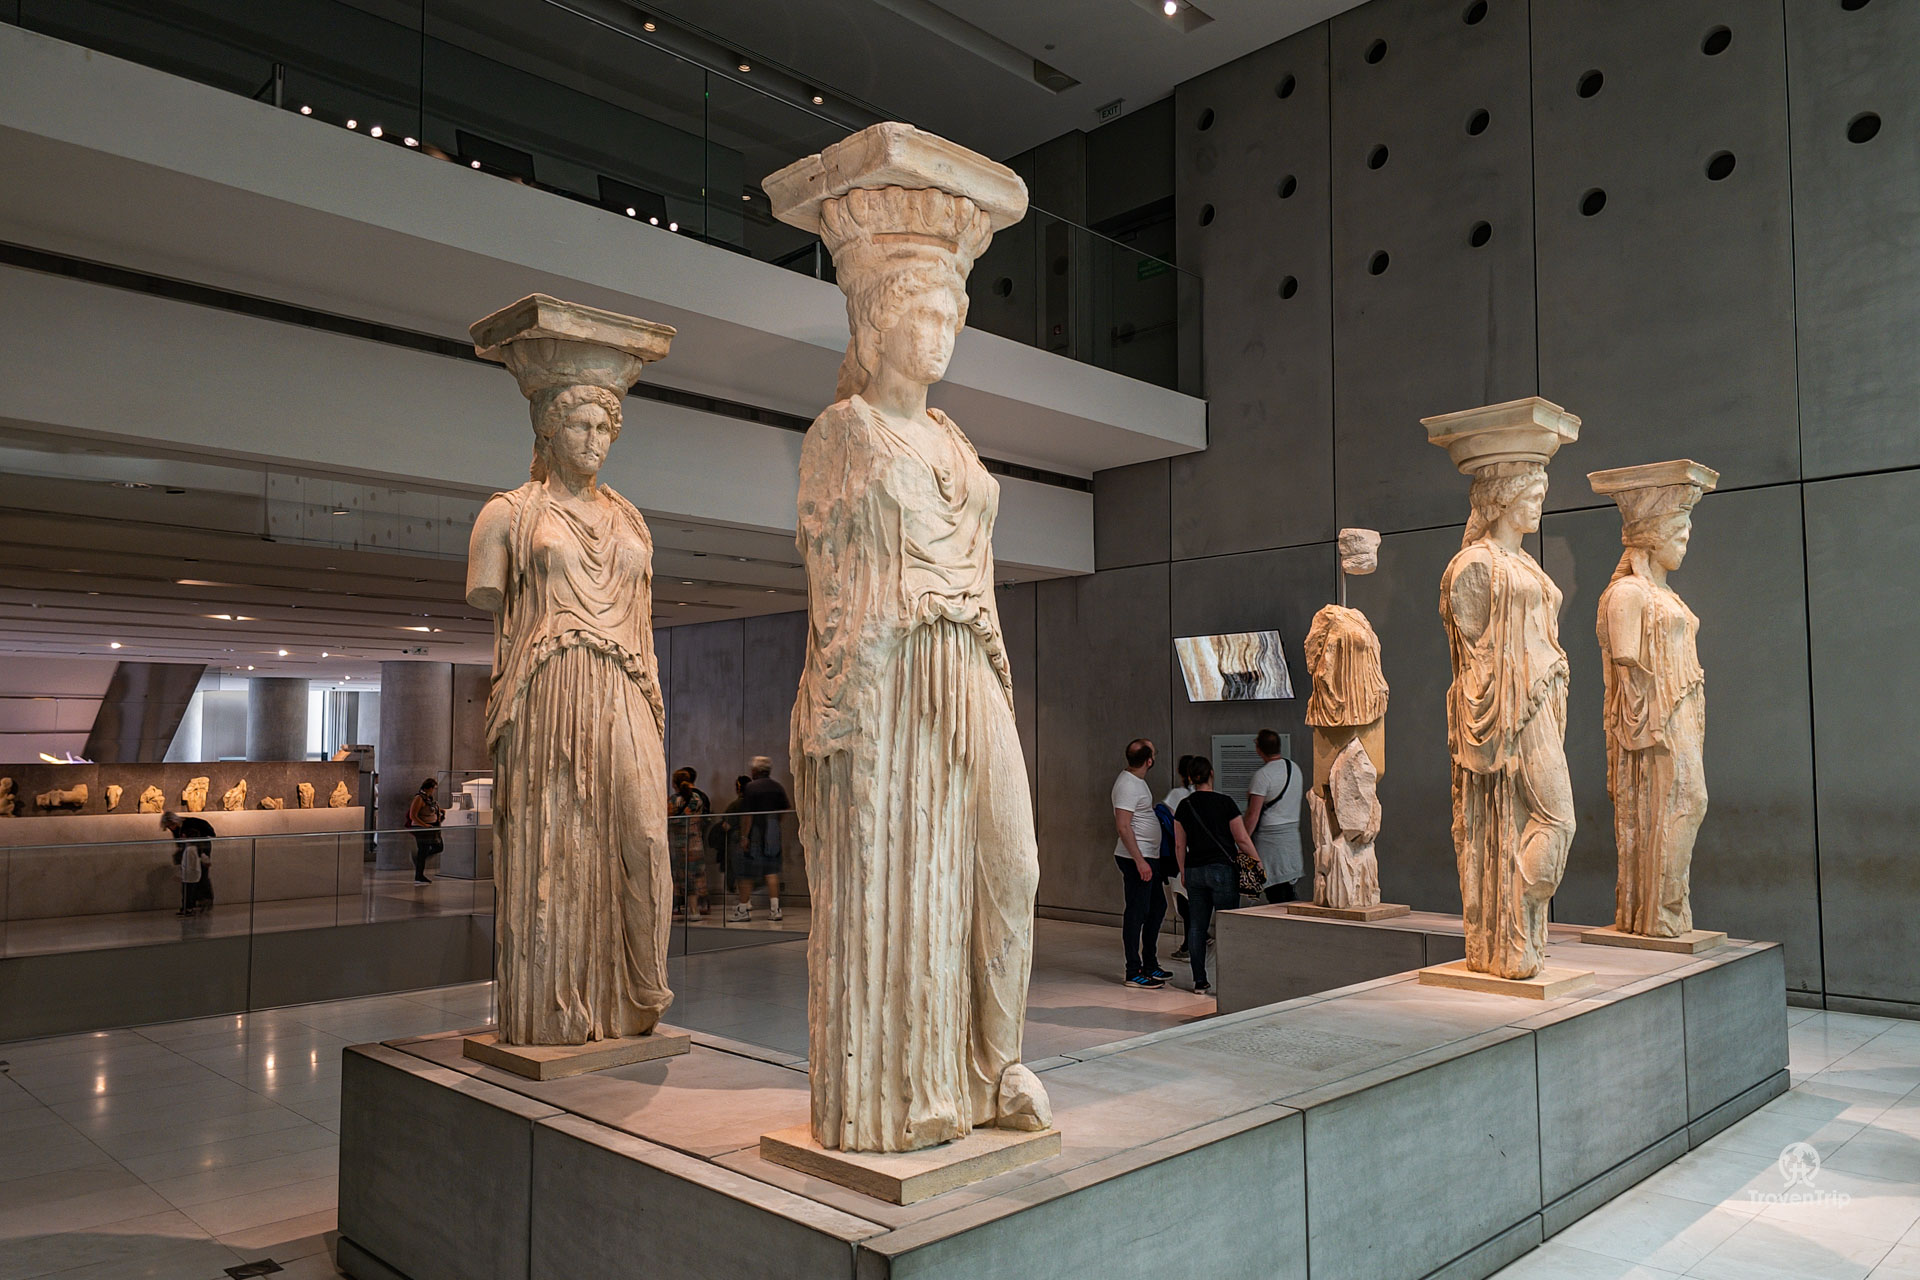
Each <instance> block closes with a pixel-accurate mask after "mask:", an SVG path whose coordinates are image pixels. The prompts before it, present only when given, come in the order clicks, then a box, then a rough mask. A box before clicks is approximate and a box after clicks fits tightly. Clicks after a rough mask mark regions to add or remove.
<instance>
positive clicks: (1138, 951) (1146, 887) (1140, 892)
mask: <svg viewBox="0 0 1920 1280" xmlns="http://www.w3.org/2000/svg"><path fill="white" fill-rule="evenodd" d="M1113 861H1114V865H1116V866H1118V867H1119V868H1120V879H1121V881H1122V882H1124V883H1125V885H1126V887H1127V889H1126V892H1127V898H1126V902H1127V909H1126V913H1125V914H1124V915H1122V916H1121V917H1120V942H1121V945H1122V946H1124V947H1125V948H1126V950H1127V976H1128V977H1129V978H1137V977H1139V976H1140V975H1141V974H1143V973H1145V974H1151V973H1152V972H1153V971H1154V970H1156V969H1158V968H1159V967H1160V954H1159V938H1160V922H1161V921H1162V920H1165V919H1166V918H1167V894H1166V891H1165V890H1164V889H1162V888H1161V887H1160V886H1161V884H1162V883H1163V882H1162V880H1161V878H1160V873H1159V871H1157V870H1156V871H1155V872H1154V873H1153V878H1152V879H1151V880H1142V879H1141V878H1140V870H1139V868H1138V867H1136V866H1134V865H1133V859H1132V858H1115V859H1114V860H1113ZM1147 865H1148V866H1150V867H1151V866H1153V865H1154V864H1153V863H1152V862H1151V861H1149V862H1148V863H1147Z"/></svg>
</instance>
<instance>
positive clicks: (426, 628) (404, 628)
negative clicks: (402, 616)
mask: <svg viewBox="0 0 1920 1280" xmlns="http://www.w3.org/2000/svg"><path fill="white" fill-rule="evenodd" d="M400 629H401V630H402V631H431V630H433V628H432V627H402V628H400Z"/></svg>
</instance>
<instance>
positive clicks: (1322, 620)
mask: <svg viewBox="0 0 1920 1280" xmlns="http://www.w3.org/2000/svg"><path fill="white" fill-rule="evenodd" d="M1339 546H1340V572H1341V592H1340V595H1341V599H1342V601H1343V602H1344V600H1345V598H1346V578H1347V577H1348V576H1349V575H1352V576H1359V575H1362V574H1368V573H1372V572H1373V571H1374V569H1375V568H1376V567H1378V565H1379V553H1380V535H1379V534H1378V533H1376V532H1375V531H1373V530H1372V529H1342V530H1341V531H1340V543H1339ZM1306 653H1307V671H1308V674H1309V675H1310V676H1311V677H1312V679H1313V692H1312V694H1311V695H1310V696H1309V697H1308V699H1307V723H1308V724H1310V725H1312V726H1313V787H1312V789H1311V790H1310V791H1308V793H1307V808H1308V811H1309V813H1310V814H1311V816H1312V821H1313V839H1314V855H1313V873H1314V874H1313V903H1312V906H1313V907H1317V908H1323V909H1333V910H1336V911H1340V912H1351V913H1355V914H1358V915H1362V916H1364V917H1366V918H1378V917H1379V916H1384V915H1388V914H1393V915H1400V914H1404V913H1405V912H1406V910H1407V908H1406V907H1395V908H1393V909H1392V910H1391V911H1388V910H1377V911H1375V910H1369V909H1370V908H1376V909H1377V908H1380V907H1381V903H1380V867H1379V862H1378V860H1377V859H1376V857H1375V855H1374V850H1373V842H1374V839H1375V838H1376V837H1377V836H1378V835H1379V834H1380V800H1379V795H1378V791H1377V788H1378V785H1379V781H1380V777H1381V775H1382V774H1384V773H1385V772H1386V764H1387V761H1386V716H1387V680H1386V676H1385V675H1384V674H1383V673H1382V672H1381V669H1380V637H1378V636H1377V635H1375V634H1374V632H1373V626H1372V624H1371V623H1369V622H1368V621H1367V615H1366V614H1364V613H1362V612H1360V611H1359V610H1358V609H1352V608H1348V607H1347V605H1346V604H1345V603H1341V604H1330V605H1327V606H1326V607H1325V608H1323V609H1321V610H1320V612H1318V613H1316V614H1315V615H1314V616H1313V624H1312V626H1311V627H1309V628H1308V630H1307V642H1306ZM1300 913H1301V914H1313V912H1312V911H1310V910H1308V909H1307V908H1306V906H1305V904H1302V906H1301V909H1300Z"/></svg>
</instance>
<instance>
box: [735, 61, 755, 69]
mask: <svg viewBox="0 0 1920 1280" xmlns="http://www.w3.org/2000/svg"><path fill="white" fill-rule="evenodd" d="M733 65H734V66H735V67H737V68H739V69H740V70H741V71H751V70H753V64H752V63H751V62H748V61H747V60H746V59H745V58H742V59H740V61H738V62H736V63H734V64H733Z"/></svg>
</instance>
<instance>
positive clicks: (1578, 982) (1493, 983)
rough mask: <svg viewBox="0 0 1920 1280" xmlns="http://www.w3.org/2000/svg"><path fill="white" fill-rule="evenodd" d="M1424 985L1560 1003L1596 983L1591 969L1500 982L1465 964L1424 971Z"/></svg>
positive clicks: (1548, 971) (1457, 962) (1554, 971)
mask: <svg viewBox="0 0 1920 1280" xmlns="http://www.w3.org/2000/svg"><path fill="white" fill-rule="evenodd" d="M1420 981H1421V983H1422V985H1424V986H1429V987H1452V988H1453V989H1454V990H1456V991H1480V992H1484V993H1486V994H1487V995H1495V996H1519V997H1520V998H1521V999H1523V1000H1558V999H1559V998H1560V997H1561V996H1564V995H1570V994H1572V993H1573V992H1575V991H1578V990H1580V989H1581V988H1582V987H1585V986H1589V985H1591V984H1592V982H1593V971H1592V970H1591V969H1554V968H1545V969H1542V970H1540V972H1539V973H1536V974H1534V975H1533V976H1532V977H1531V978H1496V977H1495V976H1494V975H1492V974H1490V973H1481V972H1479V971H1478V970H1476V969H1469V968H1467V962H1466V961H1465V960H1455V961H1452V962H1451V963H1448V964H1436V965H1433V966H1432V967H1430V968H1426V969H1422V970H1420Z"/></svg>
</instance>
